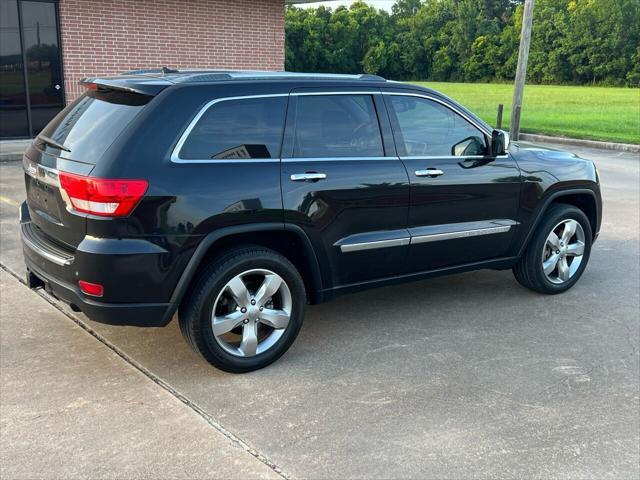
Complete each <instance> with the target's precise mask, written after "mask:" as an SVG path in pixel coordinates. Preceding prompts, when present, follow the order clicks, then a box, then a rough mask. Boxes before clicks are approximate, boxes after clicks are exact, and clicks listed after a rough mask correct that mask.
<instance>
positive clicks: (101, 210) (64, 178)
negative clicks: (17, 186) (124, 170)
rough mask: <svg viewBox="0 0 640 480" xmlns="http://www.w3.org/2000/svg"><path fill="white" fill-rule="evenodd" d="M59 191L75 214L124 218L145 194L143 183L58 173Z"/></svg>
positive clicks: (145, 183) (144, 181)
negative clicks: (76, 212)
mask: <svg viewBox="0 0 640 480" xmlns="http://www.w3.org/2000/svg"><path fill="white" fill-rule="evenodd" d="M58 178H59V179H60V187H61V188H62V189H63V190H64V191H65V193H66V194H67V196H68V197H69V200H70V201H71V205H72V206H73V208H74V209H75V210H77V211H78V212H84V213H90V214H92V215H98V216H101V217H126V216H127V215H129V214H130V213H131V211H132V210H133V209H134V208H135V206H136V205H137V204H138V202H139V201H140V199H141V198H142V197H143V196H144V194H145V192H146V191H147V187H148V183H147V181H146V180H121V179H118V180H111V179H106V178H93V177H85V176H82V175H75V174H73V173H67V172H60V173H59V176H58Z"/></svg>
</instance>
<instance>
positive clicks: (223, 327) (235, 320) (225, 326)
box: [212, 311, 244, 336]
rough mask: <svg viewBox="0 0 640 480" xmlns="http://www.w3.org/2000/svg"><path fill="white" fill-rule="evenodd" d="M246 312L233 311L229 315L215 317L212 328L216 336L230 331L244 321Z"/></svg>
mask: <svg viewBox="0 0 640 480" xmlns="http://www.w3.org/2000/svg"><path fill="white" fill-rule="evenodd" d="M243 317H244V314H242V312H240V311H237V312H231V313H228V314H227V315H222V316H219V317H213V324H212V330H213V334H214V335H215V336H218V335H223V334H225V333H227V332H230V331H231V330H233V329H234V328H236V327H237V326H238V325H240V324H241V323H242V320H243Z"/></svg>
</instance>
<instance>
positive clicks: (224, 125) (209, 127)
mask: <svg viewBox="0 0 640 480" xmlns="http://www.w3.org/2000/svg"><path fill="white" fill-rule="evenodd" d="M286 104H287V98H286V97H264V98H242V99H236V100H223V101H220V102H217V103H214V104H213V105H211V106H210V107H209V108H208V109H207V110H206V111H205V112H204V113H203V114H202V115H201V116H200V118H198V119H197V121H196V123H195V125H194V126H193V128H192V129H191V131H190V132H189V133H188V136H187V138H186V140H185V141H184V143H183V144H182V145H181V146H180V147H179V152H178V157H179V158H180V159H181V160H209V159H220V160H224V159H256V158H257V159H267V158H279V157H280V145H281V143H282V132H283V128H284V118H285V108H286Z"/></svg>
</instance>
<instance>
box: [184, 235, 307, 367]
mask: <svg viewBox="0 0 640 480" xmlns="http://www.w3.org/2000/svg"><path fill="white" fill-rule="evenodd" d="M253 269H267V270H270V271H272V272H273V273H276V274H277V275H279V276H280V277H281V278H282V279H283V280H284V281H285V282H286V284H287V286H288V288H289V291H290V293H291V300H292V308H291V315H290V319H289V324H288V325H287V327H286V329H285V330H284V333H283V334H282V336H281V337H280V338H279V339H278V340H277V342H276V343H274V344H273V346H271V347H270V348H269V349H268V350H266V351H264V352H262V353H258V354H256V355H254V356H248V357H239V356H236V355H233V354H231V353H229V352H228V351H226V350H225V349H224V348H223V347H222V346H221V345H220V344H219V343H218V341H217V340H216V338H215V336H214V334H213V329H212V324H211V312H212V309H213V306H214V303H215V301H216V298H218V295H219V294H220V292H221V290H222V289H224V287H225V285H226V284H227V282H229V281H230V280H231V279H233V277H235V276H236V275H239V274H240V273H242V272H246V271H248V270H253ZM305 304H306V294H305V288H304V282H303V281H302V278H301V276H300V274H299V273H298V271H297V270H296V268H295V266H294V265H293V264H292V263H291V262H290V261H289V260H288V259H287V258H285V257H284V256H282V255H280V254H279V253H278V252H275V251H273V250H270V249H267V248H264V247H260V246H245V247H238V248H234V249H230V250H228V251H226V252H224V253H222V254H221V255H220V256H219V257H216V258H214V259H213V260H211V261H210V262H209V263H208V264H207V265H206V266H205V267H204V268H203V269H202V270H201V271H200V273H199V274H198V275H197V277H196V278H195V279H194V282H193V284H192V287H191V288H190V290H189V292H188V294H187V295H186V296H185V298H184V299H183V301H182V303H181V304H180V308H179V312H178V316H179V323H180V331H181V332H182V335H183V336H184V338H185V339H186V340H187V342H188V343H189V344H190V345H191V347H192V348H193V349H194V350H195V351H196V352H198V353H199V354H200V355H201V356H202V357H203V358H204V359H205V360H206V361H208V362H209V363H210V364H211V365H213V366H214V367H217V368H219V369H220V370H224V371H226V372H232V373H243V372H250V371H253V370H258V369H260V368H264V367H266V366H267V365H269V364H271V363H273V362H274V361H276V360H277V359H278V358H280V357H281V356H282V355H283V354H284V352H286V351H287V350H288V348H289V347H290V346H291V344H292V343H293V341H294V340H295V338H296V337H297V335H298V332H299V331H300V327H301V326H302V321H303V318H304V309H305Z"/></svg>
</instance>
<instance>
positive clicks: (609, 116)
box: [412, 82, 640, 144]
mask: <svg viewBox="0 0 640 480" xmlns="http://www.w3.org/2000/svg"><path fill="white" fill-rule="evenodd" d="M412 83H417V84H419V85H424V86H427V87H430V88H433V89H435V90H438V91H440V92H442V93H444V94H445V95H448V96H449V97H452V98H454V99H455V100H456V101H458V102H460V103H461V104H462V105H464V106H466V107H467V108H468V109H470V110H471V111H473V112H474V113H476V114H477V115H479V116H480V117H482V119H484V120H485V121H486V122H488V123H489V124H491V125H495V124H496V116H497V112H498V104H499V103H502V104H503V105H504V114H503V117H502V118H503V128H505V129H508V127H509V118H510V115H511V113H510V109H511V101H512V98H511V97H512V95H513V85H510V84H488V83H441V82H412ZM520 128H521V131H522V132H528V133H541V134H545V135H560V136H566V137H573V138H586V139H591V140H607V141H613V142H624V143H635V144H640V89H638V88H608V87H582V86H580V87H571V86H554V85H526V86H525V89H524V105H523V108H522V119H521V121H520Z"/></svg>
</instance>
